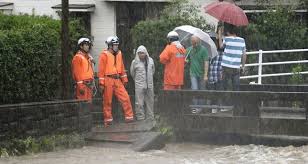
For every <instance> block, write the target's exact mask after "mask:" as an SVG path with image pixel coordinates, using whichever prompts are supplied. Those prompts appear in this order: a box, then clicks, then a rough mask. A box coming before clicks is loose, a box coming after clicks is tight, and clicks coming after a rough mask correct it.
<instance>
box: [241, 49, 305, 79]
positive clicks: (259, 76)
mask: <svg viewBox="0 0 308 164" xmlns="http://www.w3.org/2000/svg"><path fill="white" fill-rule="evenodd" d="M291 52H308V49H293V50H274V51H263V50H259V51H252V52H247V53H246V54H247V55H254V54H259V57H258V63H251V64H246V65H245V66H246V67H254V66H258V74H257V75H249V76H241V77H240V79H253V78H258V83H257V84H262V77H273V76H288V75H293V74H294V73H293V72H288V73H274V74H262V67H263V66H268V65H283V64H302V63H308V60H297V61H282V62H266V63H263V54H274V53H291ZM298 73H299V74H308V71H303V72H298Z"/></svg>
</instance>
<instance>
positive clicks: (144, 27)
mask: <svg viewBox="0 0 308 164" xmlns="http://www.w3.org/2000/svg"><path fill="white" fill-rule="evenodd" d="M199 10H200V8H199V7H198V6H196V5H192V4H190V3H188V1H185V0H184V1H183V0H179V1H172V2H171V3H170V4H169V5H167V6H166V7H165V9H164V10H163V11H162V14H161V16H160V18H159V19H156V20H145V21H140V22H139V23H138V24H137V25H135V26H134V27H133V29H132V30H131V34H132V39H133V45H134V47H138V46H139V45H144V46H145V47H147V49H148V52H149V54H150V55H151V57H152V58H153V59H154V61H155V63H156V70H157V71H156V73H155V74H156V75H155V77H154V81H155V82H156V83H155V84H156V86H155V87H156V88H161V85H162V80H161V79H162V77H163V68H162V65H161V64H159V54H160V53H161V52H162V50H163V49H164V47H165V45H166V43H167V40H166V36H167V34H168V32H170V31H172V30H173V29H174V28H175V27H177V26H181V25H192V26H195V27H199V28H201V29H203V30H208V29H210V28H211V27H210V26H208V25H207V24H206V20H205V19H204V17H202V16H201V15H199ZM132 58H134V56H132ZM155 90H157V89H155Z"/></svg>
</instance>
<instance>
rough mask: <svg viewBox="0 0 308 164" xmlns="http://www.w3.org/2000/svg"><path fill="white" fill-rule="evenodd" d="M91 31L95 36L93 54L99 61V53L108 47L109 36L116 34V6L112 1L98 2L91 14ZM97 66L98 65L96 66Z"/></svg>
mask: <svg viewBox="0 0 308 164" xmlns="http://www.w3.org/2000/svg"><path fill="white" fill-rule="evenodd" d="M91 22H92V24H91V32H92V35H93V36H94V45H93V49H92V52H91V53H92V55H93V57H94V58H95V59H96V61H98V57H99V54H100V53H101V52H102V50H103V49H104V48H106V45H105V41H106V39H107V37H108V36H112V35H115V34H116V14H115V6H114V4H113V3H112V2H104V1H100V2H96V4H95V12H94V13H92V15H91ZM95 67H96V68H97V65H96V66H95Z"/></svg>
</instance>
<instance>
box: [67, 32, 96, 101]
mask: <svg viewBox="0 0 308 164" xmlns="http://www.w3.org/2000/svg"><path fill="white" fill-rule="evenodd" d="M91 45H92V44H91V41H90V39H88V38H80V39H79V40H78V51H77V53H76V54H75V56H74V57H73V60H72V74H73V79H74V80H75V82H76V98H77V99H82V100H92V94H93V87H94V81H93V79H94V76H93V74H94V72H93V66H92V62H93V58H92V56H91V55H90V54H89V51H90V49H91Z"/></svg>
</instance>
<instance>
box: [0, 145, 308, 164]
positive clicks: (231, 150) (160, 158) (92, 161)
mask: <svg viewBox="0 0 308 164" xmlns="http://www.w3.org/2000/svg"><path fill="white" fill-rule="evenodd" d="M55 163H57V164H109V163H110V164H145V163H146V164H225V163H227V164H229V163H230V164H233V163H234V164H237V163H242V164H246V163H247V164H255V163H258V164H263V163H264V164H265V163H270V164H276V163H277V164H289V163H290V164H304V163H308V146H301V147H293V146H288V147H267V146H262V145H232V146H214V145H205V144H197V143H172V144H167V145H166V147H165V148H164V149H162V150H152V151H148V152H134V151H133V150H132V149H130V148H129V147H128V146H121V145H113V146H110V145H100V146H86V147H83V148H80V149H71V150H63V151H58V152H50V153H41V154H35V155H27V156H21V157H10V158H4V159H0V164H55Z"/></svg>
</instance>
